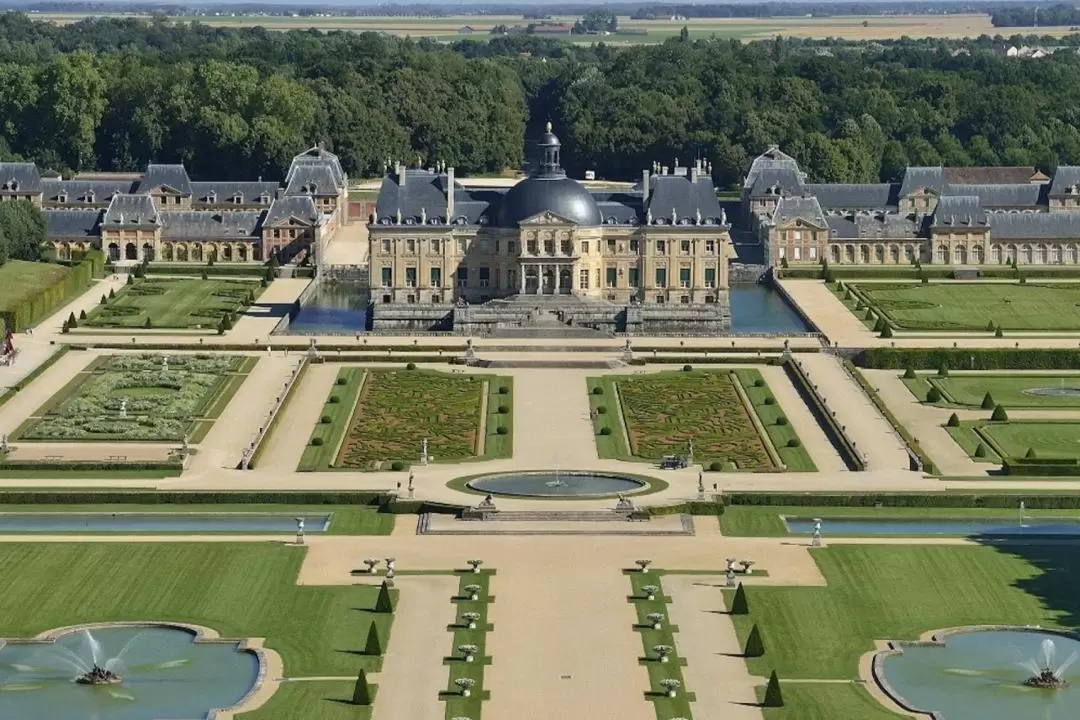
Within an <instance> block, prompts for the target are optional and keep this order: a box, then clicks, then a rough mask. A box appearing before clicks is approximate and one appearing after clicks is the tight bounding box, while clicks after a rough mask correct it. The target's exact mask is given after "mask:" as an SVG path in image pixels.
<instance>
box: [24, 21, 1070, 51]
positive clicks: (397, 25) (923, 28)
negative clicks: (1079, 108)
mask: <svg viewBox="0 0 1080 720" xmlns="http://www.w3.org/2000/svg"><path fill="white" fill-rule="evenodd" d="M32 15H33V16H34V17H37V18H40V19H43V20H48V21H51V22H55V23H59V24H65V23H71V22H76V21H78V20H82V19H84V18H85V17H87V15H86V14H80V13H33V14H32ZM95 17H99V15H95ZM127 17H138V16H136V15H127ZM576 19H577V18H576V17H574V16H555V17H553V18H552V19H551V22H566V23H572V22H574V20H576ZM174 20H175V21H176V22H190V21H198V22H201V23H204V24H206V25H211V26H215V27H252V26H262V27H265V28H269V29H271V30H296V29H307V28H317V29H319V30H352V31H355V32H364V31H375V32H384V33H388V34H391V35H401V36H406V35H407V36H411V37H432V38H436V39H438V40H444V41H449V40H459V39H462V38H473V39H477V40H483V39H486V38H488V37H490V35H489V32H490V30H491V28H492V27H494V26H495V25H511V26H512V25H515V24H522V25H524V24H526V21H524V20H523V19H522V18H521V17H520V16H517V15H484V16H451V17H442V18H423V17H389V16H370V17H305V18H301V17H276V16H275V17H269V16H257V15H248V16H229V17H224V16H218V17H215V16H204V15H200V16H177V17H176V18H174ZM619 24H620V26H621V27H623V28H625V29H632V30H646V31H647V32H648V34H647V35H631V34H624V33H617V34H614V35H608V36H596V35H589V36H585V35H575V36H570V35H566V36H558V35H555V36H548V37H565V39H566V40H568V41H571V42H576V43H586V44H589V43H593V42H597V41H600V40H603V41H604V42H608V43H616V44H641V43H656V42H662V41H663V40H665V39H667V38H669V37H672V36H675V35H678V34H679V31H680V30H681V29H682V27H683V25H686V26H687V28H688V29H689V31H690V36H691V38H708V37H712V36H715V37H722V38H737V39H742V40H759V39H764V38H771V37H775V36H776V35H783V36H787V37H803V38H828V37H837V38H845V39H849V40H888V39H895V38H900V37H904V36H907V37H912V38H926V37H938V38H964V37H978V36H979V35H998V34H1000V35H1005V36H1008V35H1010V34H1012V33H1013V32H1027V31H1029V30H1030V29H1029V28H1015V29H1011V28H995V27H993V26H992V25H991V24H990V16H989V15H985V14H981V13H976V14H967V15H846V16H837V17H776V18H715V19H712V18H698V19H691V20H674V21H671V20H630V19H629V18H621V19H620V22H619ZM465 25H468V26H470V27H472V28H473V31H474V32H473V33H472V34H465V35H463V34H459V33H458V29H459V28H461V27H463V26H465ZM1038 32H1039V34H1040V35H1056V36H1061V35H1068V34H1070V31H1069V28H1068V27H1056V28H1055V27H1048V28H1039V30H1038Z"/></svg>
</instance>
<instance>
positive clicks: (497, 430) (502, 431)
mask: <svg viewBox="0 0 1080 720" xmlns="http://www.w3.org/2000/svg"><path fill="white" fill-rule="evenodd" d="M508 432H510V431H509V430H508V429H507V427H506V426H505V425H500V426H499V427H497V428H495V434H496V435H505V434H506V433H508Z"/></svg>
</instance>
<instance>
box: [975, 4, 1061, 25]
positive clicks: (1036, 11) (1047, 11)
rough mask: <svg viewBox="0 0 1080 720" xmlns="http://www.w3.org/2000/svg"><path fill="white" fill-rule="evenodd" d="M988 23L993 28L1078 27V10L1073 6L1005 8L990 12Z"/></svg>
mask: <svg viewBox="0 0 1080 720" xmlns="http://www.w3.org/2000/svg"><path fill="white" fill-rule="evenodd" d="M990 23H991V24H992V25H993V26H994V27H1033V26H1036V25H1046V26H1052V25H1080V10H1078V9H1077V8H1076V7H1075V6H1073V5H1051V6H1049V7H1046V6H1040V5H1021V6H1013V7H1006V8H1002V9H1000V10H996V11H994V12H992V13H991V14H990Z"/></svg>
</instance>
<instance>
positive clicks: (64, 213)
mask: <svg viewBox="0 0 1080 720" xmlns="http://www.w3.org/2000/svg"><path fill="white" fill-rule="evenodd" d="M44 214H45V225H46V227H47V232H48V235H49V238H50V239H53V240H62V239H80V240H81V239H85V238H94V237H97V236H98V234H99V233H98V225H99V224H100V222H101V216H102V214H104V211H103V210H67V209H63V210H60V209H56V210H51V209H50V210H45V211H44Z"/></svg>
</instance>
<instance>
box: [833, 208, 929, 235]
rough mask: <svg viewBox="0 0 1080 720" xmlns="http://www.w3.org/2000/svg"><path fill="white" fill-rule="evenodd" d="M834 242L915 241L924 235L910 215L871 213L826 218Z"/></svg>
mask: <svg viewBox="0 0 1080 720" xmlns="http://www.w3.org/2000/svg"><path fill="white" fill-rule="evenodd" d="M826 220H827V222H828V224H829V237H830V238H831V239H834V240H915V239H918V238H919V237H920V236H921V235H923V234H924V233H923V232H922V231H921V226H920V225H919V223H918V222H916V220H915V219H914V217H912V216H911V215H900V214H898V213H873V214H870V215H848V216H846V217H841V216H836V215H831V216H829V217H827V218H826Z"/></svg>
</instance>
